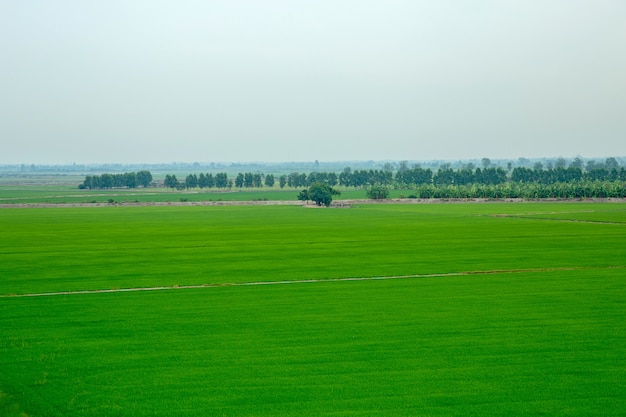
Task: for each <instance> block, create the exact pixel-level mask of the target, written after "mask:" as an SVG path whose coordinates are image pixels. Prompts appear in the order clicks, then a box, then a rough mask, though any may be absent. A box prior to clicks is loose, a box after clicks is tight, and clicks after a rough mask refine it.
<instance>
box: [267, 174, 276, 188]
mask: <svg viewBox="0 0 626 417" xmlns="http://www.w3.org/2000/svg"><path fill="white" fill-rule="evenodd" d="M274 182H275V181H274V175H273V174H267V175H266V176H265V186H266V187H270V188H271V187H273V186H274Z"/></svg>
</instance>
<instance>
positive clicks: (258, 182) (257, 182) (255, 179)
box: [252, 173, 263, 188]
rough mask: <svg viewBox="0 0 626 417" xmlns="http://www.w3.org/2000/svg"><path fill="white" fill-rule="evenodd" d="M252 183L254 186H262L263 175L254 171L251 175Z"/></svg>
mask: <svg viewBox="0 0 626 417" xmlns="http://www.w3.org/2000/svg"><path fill="white" fill-rule="evenodd" d="M252 185H253V186H254V187H256V188H261V187H263V177H262V176H261V174H259V173H256V174H254V175H253V176H252Z"/></svg>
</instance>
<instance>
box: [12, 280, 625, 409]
mask: <svg viewBox="0 0 626 417" xmlns="http://www.w3.org/2000/svg"><path fill="white" fill-rule="evenodd" d="M623 277H624V271H623V270H603V271H575V272H551V273H542V274H508V275H507V274H502V275H479V276H472V277H451V278H427V279H413V280H393V281H371V282H342V283H338V282H335V283H320V284H295V285H282V286H256V287H221V288H206V289H200V290H173V291H164V292H152V293H125V294H124V293H117V294H97V295H80V296H63V297H48V298H13V299H3V300H2V302H1V303H0V317H1V320H2V333H3V338H2V341H0V351H1V352H2V355H1V356H0V358H1V359H0V364H1V365H2V366H1V369H2V371H0V381H1V382H2V383H3V385H4V387H5V390H6V391H7V392H8V393H9V394H10V395H11V396H12V398H13V399H14V403H16V404H18V405H19V407H20V408H21V409H23V410H25V411H27V412H28V413H29V414H28V415H33V416H37V415H40V416H66V415H72V416H94V415H98V416H136V415H162V416H196V415H197V416H200V415H227V416H249V415H255V416H275V415H283V416H306V415H311V416H319V415H346V416H348V415H367V416H388V415H407V416H409V415H411V416H413V415H421V416H427V415H432V416H451V415H458V416H466V415H480V416H487V415H528V416H536V415H541V414H545V415H552V416H554V415H607V416H608V415H615V416H617V415H622V414H623V410H624V409H625V407H626V396H625V395H624V394H625V393H626V392H625V387H624V377H625V376H626V372H625V369H624V365H623V364H624V358H625V354H626V348H625V346H626V331H625V328H624V325H623V323H624V320H625V319H626V309H625V308H624V307H625V306H624V299H626V291H625V286H624V285H623V284H624V283H623Z"/></svg>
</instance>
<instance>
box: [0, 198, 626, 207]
mask: <svg viewBox="0 0 626 417" xmlns="http://www.w3.org/2000/svg"><path fill="white" fill-rule="evenodd" d="M575 202H587V203H626V198H538V199H529V198H388V199H384V200H371V199H350V200H335V201H333V202H332V203H331V205H330V208H342V207H350V206H352V205H354V204H467V203H470V204H472V203H474V204H476V203H575ZM152 206H154V207H166V206H175V207H187V206H303V207H318V206H316V205H315V204H313V203H312V202H310V201H309V202H306V203H305V202H302V201H300V200H253V201H170V202H163V201H155V202H115V203H104V202H103V203H84V202H83V203H1V204H0V208H72V207H152ZM321 208H325V207H321Z"/></svg>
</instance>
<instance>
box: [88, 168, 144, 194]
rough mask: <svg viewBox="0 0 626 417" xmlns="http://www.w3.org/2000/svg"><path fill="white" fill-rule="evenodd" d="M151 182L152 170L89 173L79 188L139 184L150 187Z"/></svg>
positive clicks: (120, 186) (126, 186)
mask: <svg viewBox="0 0 626 417" xmlns="http://www.w3.org/2000/svg"><path fill="white" fill-rule="evenodd" d="M151 183H152V174H150V171H139V172H125V173H124V174H102V175H87V176H86V177H85V180H84V181H83V183H82V184H80V185H79V186H78V188H80V189H81V190H84V189H105V188H136V187H137V186H142V187H148V186H149V185H150V184H151Z"/></svg>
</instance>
